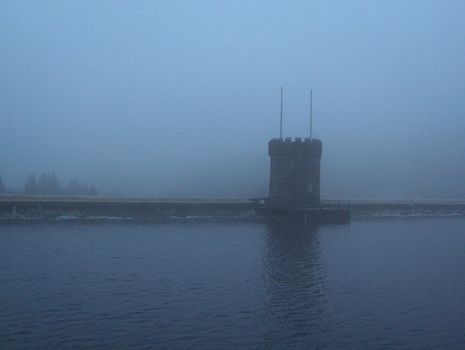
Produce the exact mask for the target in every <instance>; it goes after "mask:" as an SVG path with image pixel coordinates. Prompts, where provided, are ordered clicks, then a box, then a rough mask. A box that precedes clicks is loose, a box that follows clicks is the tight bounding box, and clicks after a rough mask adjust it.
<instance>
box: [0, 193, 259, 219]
mask: <svg viewBox="0 0 465 350" xmlns="http://www.w3.org/2000/svg"><path fill="white" fill-rule="evenodd" d="M253 206H254V203H253V202H252V201H249V200H222V199H203V200H200V199H161V198H144V197H141V198H135V197H132V198H129V197H81V196H0V216H1V217H2V218H4V219H5V218H7V219H8V218H10V219H18V218H19V219H21V218H22V219H36V218H43V219H47V218H49V219H53V218H59V217H63V216H71V217H75V218H89V217H120V218H131V219H157V218H173V217H199V216H203V217H206V216H215V217H246V216H250V215H252V213H253Z"/></svg>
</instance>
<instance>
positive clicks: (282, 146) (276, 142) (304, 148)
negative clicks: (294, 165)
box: [268, 137, 322, 157]
mask: <svg viewBox="0 0 465 350" xmlns="http://www.w3.org/2000/svg"><path fill="white" fill-rule="evenodd" d="M268 154H269V156H274V155H313V156H319V157H321V154H322V143H321V140H320V139H315V138H314V139H310V138H308V137H306V138H305V139H303V140H302V138H300V137H296V138H295V139H294V140H293V139H292V138H291V137H286V138H285V139H282V138H275V139H272V140H270V142H269V143H268Z"/></svg>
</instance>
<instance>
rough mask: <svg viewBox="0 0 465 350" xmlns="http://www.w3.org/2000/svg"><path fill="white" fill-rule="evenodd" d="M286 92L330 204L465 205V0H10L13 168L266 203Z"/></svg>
mask: <svg viewBox="0 0 465 350" xmlns="http://www.w3.org/2000/svg"><path fill="white" fill-rule="evenodd" d="M281 86H284V89H285V101H284V102H285V103H284V134H285V136H293V137H295V136H302V137H304V136H307V135H308V113H309V112H308V105H309V101H308V95H309V90H310V89H311V88H312V89H313V97H314V99H313V101H314V104H313V106H314V108H313V111H314V127H315V128H314V129H315V131H316V134H317V136H318V137H319V138H321V139H322V141H323V158H322V196H323V197H333V198H334V197H342V198H367V197H368V198H465V1H425V0H422V1H383V2H380V1H332V2H330V1H279V2H278V1H229V2H223V1H82V0H79V1H18V0H14V1H6V0H3V1H1V2H0V174H1V175H2V177H3V181H4V182H5V184H6V186H7V187H9V188H17V189H22V187H23V185H24V182H25V180H26V178H27V176H28V175H29V174H30V173H36V174H40V173H42V172H51V171H54V172H55V173H56V174H57V176H58V177H59V178H60V179H62V181H63V182H66V181H68V180H70V179H72V178H77V179H79V180H80V181H81V182H83V183H87V184H92V183H94V184H95V185H96V186H97V188H98V189H99V190H100V193H102V194H117V195H154V196H178V197H202V196H206V197H253V196H257V195H263V194H266V191H267V186H268V167H269V159H268V155H267V142H268V141H269V139H270V138H272V137H276V136H277V135H278V133H279V90H280V87H281Z"/></svg>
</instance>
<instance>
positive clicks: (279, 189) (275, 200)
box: [268, 137, 322, 207]
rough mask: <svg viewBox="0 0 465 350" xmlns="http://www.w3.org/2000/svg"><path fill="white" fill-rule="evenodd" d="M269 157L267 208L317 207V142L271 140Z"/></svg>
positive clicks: (288, 139) (319, 155) (319, 152)
mask: <svg viewBox="0 0 465 350" xmlns="http://www.w3.org/2000/svg"><path fill="white" fill-rule="evenodd" d="M268 154H269V156H270V189H269V198H268V204H269V205H272V206H284V207H300V206H305V207H310V206H319V205H320V160H321V154H322V143H321V141H320V140H319V139H315V138H313V139H310V138H305V139H304V140H302V139H301V138H300V137H296V138H295V139H294V140H292V139H291V138H290V137H286V138H285V139H284V140H283V139H282V138H277V139H272V140H271V141H270V142H269V144H268Z"/></svg>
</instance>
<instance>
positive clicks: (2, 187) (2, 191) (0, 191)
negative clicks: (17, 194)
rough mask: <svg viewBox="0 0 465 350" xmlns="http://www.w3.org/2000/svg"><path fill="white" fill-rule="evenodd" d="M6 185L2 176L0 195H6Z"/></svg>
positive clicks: (0, 177)
mask: <svg viewBox="0 0 465 350" xmlns="http://www.w3.org/2000/svg"><path fill="white" fill-rule="evenodd" d="M5 192H6V191H5V185H4V184H3V179H2V175H0V194H3V193H5Z"/></svg>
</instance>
